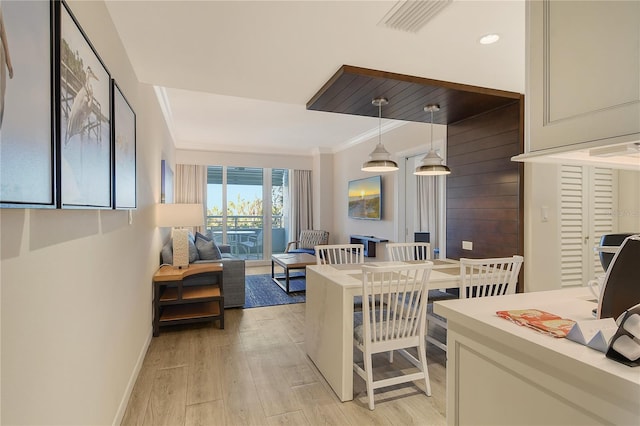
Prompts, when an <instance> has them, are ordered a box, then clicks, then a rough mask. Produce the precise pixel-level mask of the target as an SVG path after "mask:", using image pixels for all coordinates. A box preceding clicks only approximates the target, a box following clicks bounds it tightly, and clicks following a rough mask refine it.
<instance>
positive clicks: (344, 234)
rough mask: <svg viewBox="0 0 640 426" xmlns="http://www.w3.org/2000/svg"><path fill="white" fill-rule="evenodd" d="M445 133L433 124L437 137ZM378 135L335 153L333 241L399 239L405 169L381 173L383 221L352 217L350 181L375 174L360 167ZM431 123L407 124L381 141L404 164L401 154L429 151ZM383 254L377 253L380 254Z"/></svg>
mask: <svg viewBox="0 0 640 426" xmlns="http://www.w3.org/2000/svg"><path fill="white" fill-rule="evenodd" d="M445 134H446V126H438V125H436V126H434V140H435V141H441V140H443V139H444V137H445ZM377 142H378V141H377V136H376V137H375V138H373V139H370V140H368V141H366V142H363V143H361V144H358V145H355V146H353V147H351V148H348V149H345V150H343V151H340V152H338V153H336V154H335V155H334V165H333V170H334V174H333V194H334V201H333V208H334V209H333V224H334V230H333V234H332V241H333V242H334V243H348V242H349V235H352V234H359V235H374V236H376V237H378V238H385V239H388V240H390V241H398V226H397V223H398V220H399V216H400V215H404V205H400V204H399V200H400V199H401V196H400V194H399V193H398V191H399V189H400V186H399V182H398V179H399V178H400V176H403V173H404V172H403V171H402V170H399V171H397V172H390V173H382V175H383V176H382V191H383V204H384V206H383V212H382V220H380V221H375V220H358V219H349V218H348V216H347V211H348V197H347V184H348V182H349V181H350V180H353V179H360V178H364V177H367V176H373V175H375V174H374V173H368V172H363V171H361V170H360V168H361V167H362V164H363V163H364V162H365V161H367V159H368V158H369V154H370V153H371V151H372V150H373V149H374V147H375V145H376V143H377ZM428 142H429V125H428V124H423V123H407V124H405V125H404V126H401V127H398V128H395V129H393V130H391V131H389V132H387V133H385V134H383V135H382V143H383V144H384V146H385V148H386V149H387V151H389V152H391V153H392V154H394V155H395V160H396V162H398V164H399V165H402V164H404V161H402V156H403V155H404V156H406V155H411V154H415V153H418V152H425V153H426V151H427V150H428V146H427V144H428ZM380 256H381V254H378V257H380Z"/></svg>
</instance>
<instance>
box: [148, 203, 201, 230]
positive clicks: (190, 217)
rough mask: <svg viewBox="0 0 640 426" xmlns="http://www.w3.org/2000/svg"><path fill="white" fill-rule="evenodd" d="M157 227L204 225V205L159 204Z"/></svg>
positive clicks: (157, 208)
mask: <svg viewBox="0 0 640 426" xmlns="http://www.w3.org/2000/svg"><path fill="white" fill-rule="evenodd" d="M156 225H157V226H158V227H160V228H179V227H181V226H202V225H204V209H203V207H202V204H157V205H156Z"/></svg>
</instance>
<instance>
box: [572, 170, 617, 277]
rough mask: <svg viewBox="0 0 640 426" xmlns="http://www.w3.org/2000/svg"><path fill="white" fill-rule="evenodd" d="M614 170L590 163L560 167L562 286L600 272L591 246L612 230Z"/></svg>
mask: <svg viewBox="0 0 640 426" xmlns="http://www.w3.org/2000/svg"><path fill="white" fill-rule="evenodd" d="M616 177H617V176H616V173H615V171H613V170H610V169H603V168H596V167H590V166H572V165H563V166H560V202H559V206H560V238H561V251H560V256H561V272H560V273H561V280H562V286H563V287H564V286H575V285H583V284H584V283H586V282H587V281H588V280H590V279H592V278H594V277H595V276H597V275H601V274H603V273H604V271H603V270H602V267H601V265H600V260H599V257H598V254H597V252H595V251H594V247H597V246H598V244H599V241H600V237H601V236H602V235H603V234H609V233H612V232H615V231H616V228H617V223H615V218H614V216H613V214H612V212H613V211H614V210H616V205H617V197H616V196H615V194H616V192H617V190H616Z"/></svg>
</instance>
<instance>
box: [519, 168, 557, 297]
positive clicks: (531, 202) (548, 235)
mask: <svg viewBox="0 0 640 426" xmlns="http://www.w3.org/2000/svg"><path fill="white" fill-rule="evenodd" d="M524 182H525V186H524V194H525V199H524V265H523V267H524V282H525V289H524V290H525V291H526V292H529V291H542V290H556V289H559V288H560V218H559V217H558V212H559V211H560V209H559V205H558V200H559V196H560V194H559V191H560V183H559V180H558V166H557V165H556V164H538V163H524ZM543 207H544V208H546V211H547V212H548V218H547V220H546V221H543V219H542V208H543Z"/></svg>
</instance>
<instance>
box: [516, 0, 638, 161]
mask: <svg viewBox="0 0 640 426" xmlns="http://www.w3.org/2000/svg"><path fill="white" fill-rule="evenodd" d="M526 108H527V120H526V139H525V141H526V142H525V151H526V152H527V153H531V154H532V155H535V154H541V153H543V152H545V151H543V150H546V151H552V152H553V151H556V152H557V151H570V150H576V149H581V148H591V147H598V146H603V145H611V144H621V143H626V142H633V141H638V140H640V1H550V0H544V1H528V2H527V93H526ZM540 151H542V152H540ZM525 155H526V154H525Z"/></svg>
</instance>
